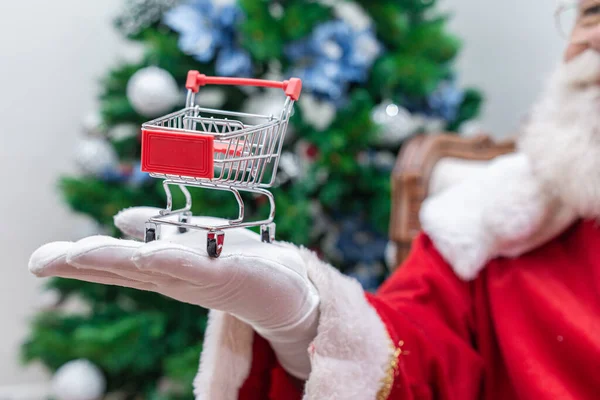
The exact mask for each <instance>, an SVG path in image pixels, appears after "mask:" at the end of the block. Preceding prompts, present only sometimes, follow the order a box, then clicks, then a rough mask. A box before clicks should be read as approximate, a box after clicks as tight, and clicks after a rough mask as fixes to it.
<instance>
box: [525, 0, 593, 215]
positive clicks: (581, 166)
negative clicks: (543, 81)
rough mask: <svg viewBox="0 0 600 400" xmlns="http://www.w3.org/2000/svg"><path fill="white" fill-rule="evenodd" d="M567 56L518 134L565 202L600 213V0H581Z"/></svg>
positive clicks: (538, 169)
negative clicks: (521, 132) (520, 133)
mask: <svg viewBox="0 0 600 400" xmlns="http://www.w3.org/2000/svg"><path fill="white" fill-rule="evenodd" d="M577 7H578V8H577V13H578V14H577V15H578V16H577V19H576V23H575V26H574V28H573V29H572V34H571V35H570V41H569V45H568V48H567V50H566V52H565V59H564V60H562V62H560V63H559V65H558V68H557V69H556V70H555V72H554V74H553V75H552V76H551V77H550V80H549V81H548V83H547V85H546V88H545V90H544V92H543V93H542V96H541V98H540V99H539V101H538V102H537V104H536V105H535V107H534V108H533V111H532V113H531V115H530V120H529V123H528V124H527V126H526V127H525V129H524V131H523V134H522V136H521V138H520V140H519V147H520V150H521V151H522V152H524V153H526V154H527V155H528V156H529V159H530V161H531V164H532V168H533V171H534V173H535V174H536V175H537V176H538V177H539V178H540V179H541V180H542V181H543V182H545V183H546V185H545V186H546V188H547V189H548V191H549V192H551V193H552V194H553V195H554V196H556V197H558V198H559V199H561V200H562V202H563V204H564V205H566V206H568V207H570V208H572V209H574V210H575V211H576V212H577V213H578V214H579V215H581V216H584V217H600V0H581V1H580V2H579V3H578V6H577Z"/></svg>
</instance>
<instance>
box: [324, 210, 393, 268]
mask: <svg viewBox="0 0 600 400" xmlns="http://www.w3.org/2000/svg"><path fill="white" fill-rule="evenodd" d="M386 245H387V239H386V238H385V237H384V236H383V235H381V234H379V233H378V232H376V231H375V230H374V229H372V228H371V227H370V226H369V225H368V224H366V223H365V222H364V221H362V220H360V219H358V218H349V219H346V220H343V221H342V223H341V227H340V234H339V237H338V240H337V245H336V247H337V249H338V250H339V252H340V254H342V255H343V259H344V262H345V263H350V264H361V263H362V264H373V263H376V262H379V261H380V260H383V258H384V255H385V247H386Z"/></svg>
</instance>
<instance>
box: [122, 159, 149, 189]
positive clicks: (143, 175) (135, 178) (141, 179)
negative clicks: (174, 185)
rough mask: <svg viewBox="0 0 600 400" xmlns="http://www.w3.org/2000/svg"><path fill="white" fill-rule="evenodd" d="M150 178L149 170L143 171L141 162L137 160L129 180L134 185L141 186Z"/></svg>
mask: <svg viewBox="0 0 600 400" xmlns="http://www.w3.org/2000/svg"><path fill="white" fill-rule="evenodd" d="M150 180H151V178H150V174H148V173H147V172H143V171H142V168H141V164H140V163H139V162H137V163H136V164H134V165H133V169H132V170H131V175H130V176H129V179H128V180H127V182H128V183H129V184H131V185H133V186H141V185H143V184H145V183H146V182H148V181H150Z"/></svg>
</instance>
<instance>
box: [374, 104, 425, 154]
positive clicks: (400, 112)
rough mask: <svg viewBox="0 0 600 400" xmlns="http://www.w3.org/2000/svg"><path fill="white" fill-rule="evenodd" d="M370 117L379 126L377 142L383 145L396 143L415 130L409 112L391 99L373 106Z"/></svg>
mask: <svg viewBox="0 0 600 400" xmlns="http://www.w3.org/2000/svg"><path fill="white" fill-rule="evenodd" d="M371 119H372V120H373V122H374V123H375V124H376V125H377V126H378V127H379V136H378V137H377V142H378V143H379V144H382V145H385V146H395V145H398V144H400V143H401V142H402V141H403V140H404V139H406V138H407V137H409V136H410V135H411V134H413V133H414V132H415V123H414V121H413V118H412V115H411V114H410V112H408V110H406V109H405V108H403V107H400V106H399V105H397V104H394V103H393V102H391V101H384V102H382V103H381V104H378V105H377V106H375V107H374V108H373V111H372V112H371Z"/></svg>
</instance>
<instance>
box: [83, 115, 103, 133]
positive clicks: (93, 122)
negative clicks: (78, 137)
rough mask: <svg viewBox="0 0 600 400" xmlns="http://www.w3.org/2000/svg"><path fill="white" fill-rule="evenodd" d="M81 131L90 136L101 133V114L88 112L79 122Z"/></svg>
mask: <svg viewBox="0 0 600 400" xmlns="http://www.w3.org/2000/svg"><path fill="white" fill-rule="evenodd" d="M81 125H82V128H83V131H84V132H85V133H86V134H87V135H90V136H94V135H100V134H102V130H103V126H102V116H101V115H100V113H99V112H96V111H93V112H90V113H88V114H87V115H86V116H85V117H84V118H83V121H82V122H81Z"/></svg>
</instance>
